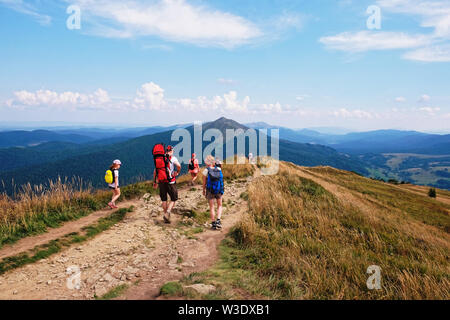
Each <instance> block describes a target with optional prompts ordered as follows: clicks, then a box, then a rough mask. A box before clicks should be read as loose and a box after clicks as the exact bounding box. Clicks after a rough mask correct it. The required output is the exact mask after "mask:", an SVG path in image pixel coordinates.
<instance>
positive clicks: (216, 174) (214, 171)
mask: <svg viewBox="0 0 450 320" xmlns="http://www.w3.org/2000/svg"><path fill="white" fill-rule="evenodd" d="M206 189H207V190H208V191H209V192H211V193H212V194H219V193H220V194H223V192H224V187H223V174H222V170H220V169H219V168H217V167H215V168H208V177H207V180H206Z"/></svg>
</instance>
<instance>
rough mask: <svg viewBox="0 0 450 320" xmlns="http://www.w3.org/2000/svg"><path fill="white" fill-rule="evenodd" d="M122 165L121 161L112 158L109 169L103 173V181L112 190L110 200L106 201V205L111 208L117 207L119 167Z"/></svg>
mask: <svg viewBox="0 0 450 320" xmlns="http://www.w3.org/2000/svg"><path fill="white" fill-rule="evenodd" d="M121 165H122V162H120V160H114V161H113V163H112V165H111V166H110V167H109V169H108V170H107V171H106V174H105V181H106V183H107V184H108V187H109V189H111V190H112V193H113V195H112V199H111V202H110V203H108V206H109V207H110V208H111V209H117V208H118V207H117V206H116V201H117V199H119V197H120V188H119V169H120V166H121Z"/></svg>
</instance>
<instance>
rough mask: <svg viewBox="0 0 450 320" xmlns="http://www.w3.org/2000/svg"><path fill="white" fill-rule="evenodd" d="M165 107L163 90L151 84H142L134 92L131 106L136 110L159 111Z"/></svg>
mask: <svg viewBox="0 0 450 320" xmlns="http://www.w3.org/2000/svg"><path fill="white" fill-rule="evenodd" d="M166 105H167V103H166V101H165V100H164V90H163V89H162V88H161V87H160V86H158V85H157V84H155V83H153V82H149V83H144V84H143V85H142V86H141V87H140V88H139V89H138V90H137V92H136V98H134V100H133V104H132V106H133V107H134V108H136V109H141V110H143V109H147V110H160V109H161V108H163V107H165V106H166Z"/></svg>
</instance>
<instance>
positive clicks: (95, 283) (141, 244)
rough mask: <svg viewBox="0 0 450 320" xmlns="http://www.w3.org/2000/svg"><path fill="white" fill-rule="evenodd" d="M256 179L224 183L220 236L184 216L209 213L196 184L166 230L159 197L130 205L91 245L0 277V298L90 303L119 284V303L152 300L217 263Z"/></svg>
mask: <svg viewBox="0 0 450 320" xmlns="http://www.w3.org/2000/svg"><path fill="white" fill-rule="evenodd" d="M255 177H256V175H255ZM255 177H248V178H247V179H246V180H245V182H244V181H243V180H239V181H236V182H232V183H229V184H226V192H225V195H224V203H226V207H224V214H223V217H222V221H223V229H222V230H221V231H217V230H210V228H209V227H206V225H198V224H196V223H195V222H194V223H193V219H192V218H188V217H187V216H186V215H184V214H183V213H186V212H188V211H189V210H192V209H193V210H195V211H196V212H198V213H201V212H205V211H207V210H208V207H207V203H206V200H205V198H204V197H203V195H202V194H201V188H200V186H197V187H195V188H192V187H188V188H184V189H183V190H181V191H180V194H179V195H180V200H179V201H178V202H177V204H176V206H175V209H174V211H175V214H173V215H172V223H171V224H170V225H165V224H163V223H162V209H160V202H159V197H151V198H149V199H147V200H146V199H139V200H135V201H133V203H132V204H133V205H134V206H135V207H136V209H135V211H134V212H132V213H128V214H127V216H126V218H125V219H124V220H123V221H122V222H120V223H118V224H116V225H115V226H114V227H112V228H111V229H109V230H106V231H104V232H103V233H101V234H99V235H98V236H96V237H94V238H93V239H91V240H90V241H88V242H86V243H83V244H82V245H79V246H77V245H75V246H72V247H70V248H67V249H66V250H63V251H62V252H60V253H58V254H55V255H53V256H51V257H49V258H48V259H45V260H41V261H39V262H36V263H34V264H30V265H26V266H24V267H21V268H18V269H15V270H11V271H10V272H7V273H5V274H3V275H1V276H0V299H95V297H101V296H103V295H104V294H105V293H107V292H108V291H110V290H111V289H113V288H116V287H117V286H120V285H126V286H127V287H128V289H127V290H126V292H125V293H124V294H123V295H122V296H121V297H119V298H122V299H153V298H156V297H157V296H158V293H159V288H160V287H161V286H162V285H163V284H164V283H166V282H167V281H173V280H177V279H180V278H181V277H182V276H184V275H187V274H190V273H192V272H198V271H202V270H205V269H207V268H208V267H209V266H211V265H212V264H213V263H214V262H215V261H216V260H217V245H218V243H219V242H220V241H221V240H222V239H223V238H224V237H225V235H226V233H227V231H228V230H229V229H230V228H231V227H232V226H233V225H234V224H235V223H236V222H237V221H238V220H239V219H240V217H241V216H242V214H243V213H244V212H245V211H246V209H247V204H246V202H245V201H244V200H242V199H241V198H240V195H241V193H242V192H244V191H246V190H247V186H248V184H249V183H250V182H251V181H252V180H253V179H254V178H255ZM125 205H126V204H125V203H124V204H122V205H121V207H122V206H125ZM127 205H130V204H127ZM95 214H96V213H94V215H95ZM83 219H84V218H83ZM97 219H98V217H97ZM81 220H82V219H80V220H79V221H77V222H80V221H81ZM207 221H208V222H209V219H208V220H207ZM191 223H193V224H192V225H189V224H191ZM64 227H65V226H64ZM56 230H57V229H56ZM72 231H78V230H72ZM72 231H69V232H72ZM54 232H56V231H54ZM55 234H56V233H55ZM77 280H79V281H77ZM77 284H79V287H77Z"/></svg>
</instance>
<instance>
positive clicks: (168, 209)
mask: <svg viewBox="0 0 450 320" xmlns="http://www.w3.org/2000/svg"><path fill="white" fill-rule="evenodd" d="M174 205H175V201H170V203H169V206H168V208H167V212H168V213H169V218H170V212H172V209H173V206H174Z"/></svg>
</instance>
